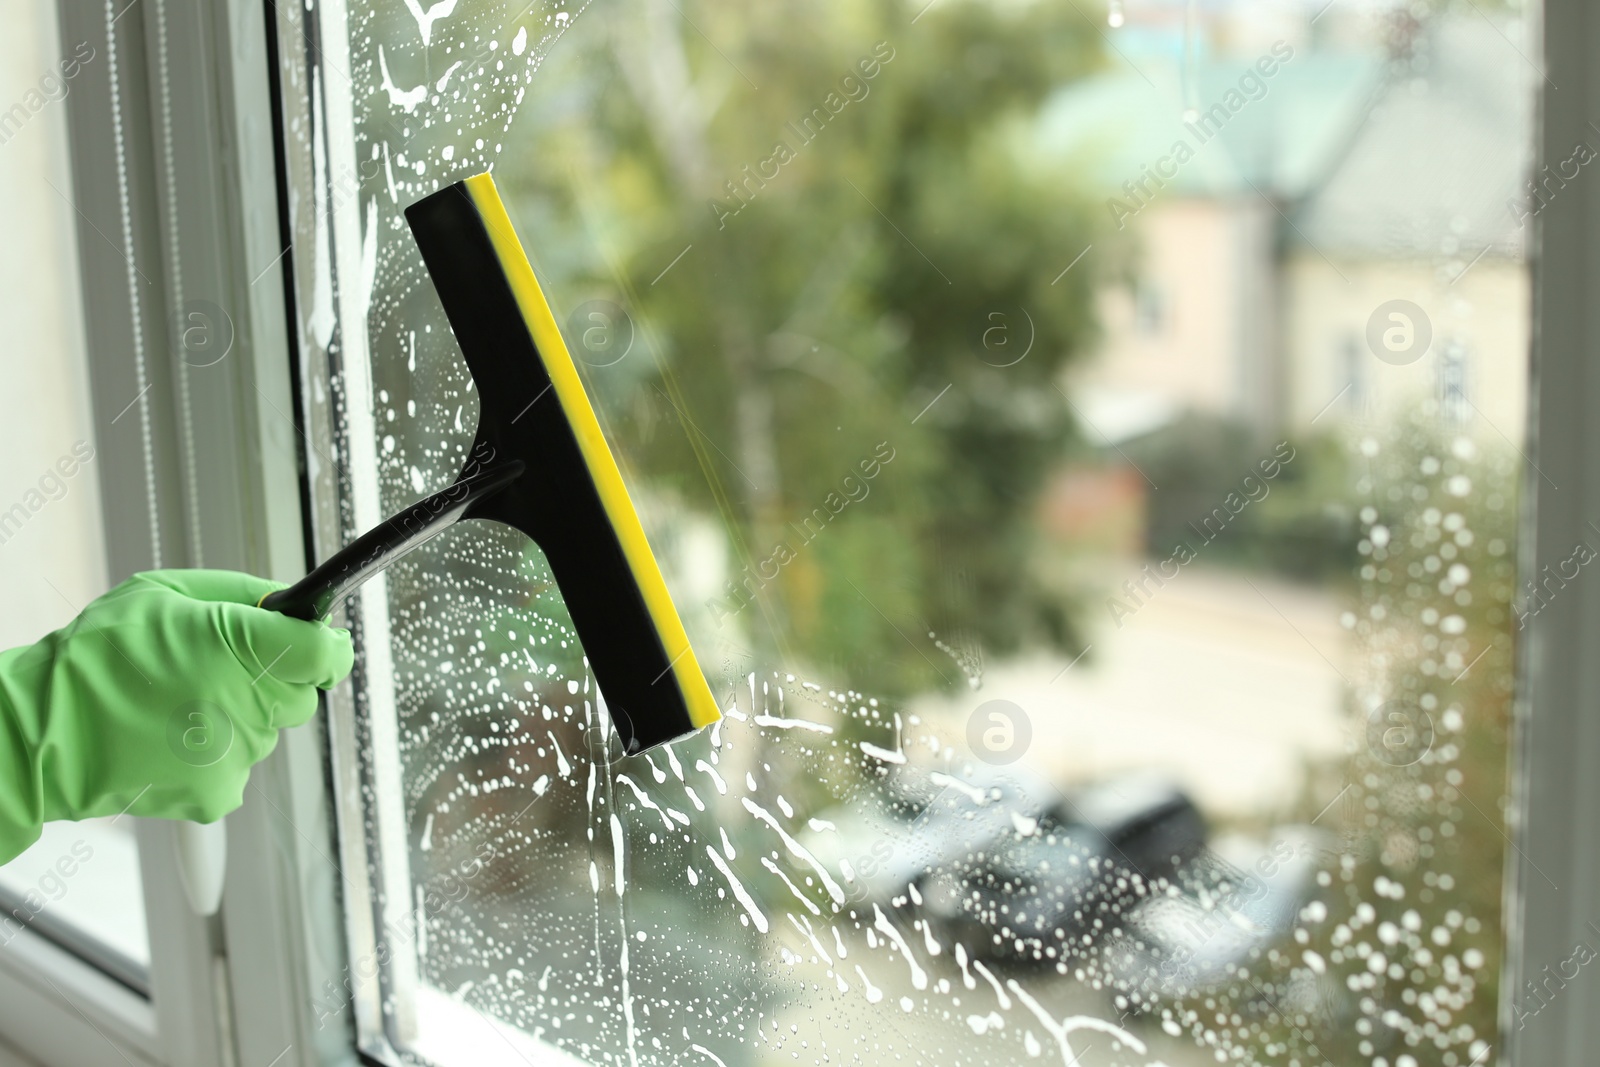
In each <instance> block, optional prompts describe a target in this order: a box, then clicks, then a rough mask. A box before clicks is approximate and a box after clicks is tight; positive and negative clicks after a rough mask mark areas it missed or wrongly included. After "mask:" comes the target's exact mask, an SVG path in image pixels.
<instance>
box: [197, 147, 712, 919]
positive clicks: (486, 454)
mask: <svg viewBox="0 0 1600 1067" xmlns="http://www.w3.org/2000/svg"><path fill="white" fill-rule="evenodd" d="M406 221H407V222H409V223H410V224H411V233H412V236H413V237H415V238H416V242H417V246H418V247H419V248H420V249H421V250H422V260H423V262H424V263H425V264H426V265H427V268H428V275H429V277H430V278H432V280H433V287H434V289H435V290H437V292H438V294H439V300H440V302H441V303H442V304H443V305H444V310H445V315H446V316H447V317H448V318H449V320H450V328H451V330H452V331H453V332H454V333H455V336H456V343H457V344H458V345H459V346H460V348H461V354H462V355H463V356H464V357H466V361H467V369H468V371H470V372H471V374H472V381H473V384H474V385H475V386H476V387H477V392H478V407H479V411H478V432H477V437H476V439H475V440H474V441H473V444H472V448H471V450H470V451H469V452H468V454H467V459H466V462H465V463H464V464H463V466H462V469H461V473H460V474H459V475H457V477H456V480H455V481H454V482H452V483H451V484H450V485H449V486H448V487H447V488H445V489H442V490H440V491H439V492H437V493H434V494H433V495H432V496H430V497H427V498H426V499H424V500H421V501H418V502H417V503H415V504H413V505H411V506H410V507H408V508H406V509H405V510H404V511H401V512H400V513H399V514H397V515H395V516H394V517H393V518H391V519H389V520H388V521H387V522H385V523H383V524H382V525H380V526H378V527H377V528H376V529H373V530H370V531H368V532H367V533H365V534H363V535H361V536H360V537H358V538H356V540H354V541H352V542H351V543H350V544H349V545H347V546H345V547H344V548H343V549H341V550H339V551H338V552H336V553H334V554H333V555H332V556H331V557H329V558H328V559H327V560H326V561H325V562H323V563H322V564H321V565H320V566H318V567H317V568H316V569H315V570H313V571H312V572H311V573H310V574H308V575H307V576H306V577H305V578H303V579H301V580H300V581H299V582H297V583H295V584H294V585H292V586H290V587H289V588H287V589H282V590H279V591H278V592H275V593H269V594H268V595H267V596H265V597H263V598H262V600H261V606H262V607H264V608H270V609H272V610H274V611H281V612H283V613H284V614H287V615H292V616H294V617H296V618H300V619H307V620H325V619H327V618H328V617H329V616H330V615H331V614H332V612H333V609H334V607H335V605H337V604H338V602H339V601H340V600H341V599H343V598H344V597H345V596H346V595H348V594H349V593H351V592H353V591H354V590H355V589H356V588H358V587H359V586H360V585H361V583H362V582H365V581H366V580H367V579H368V578H371V577H372V576H373V575H375V574H377V573H378V572H380V571H382V570H383V569H384V568H385V567H387V566H389V565H390V564H391V563H393V562H394V561H395V560H397V559H399V558H400V557H401V556H404V555H405V554H406V553H407V552H410V551H411V550H412V549H414V548H417V547H418V546H419V545H421V544H423V543H424V542H426V541H427V540H429V539H430V538H432V537H434V536H436V535H438V534H440V533H442V532H444V530H446V529H447V528H449V527H450V526H451V525H453V524H454V523H456V522H459V521H461V520H463V519H479V520H483V521H487V522H498V523H503V524H504V525H506V526H510V527H511V528H513V529H515V530H519V531H521V532H522V533H524V534H526V535H527V536H528V537H530V538H532V540H533V541H534V543H535V544H537V545H538V546H539V547H540V548H541V549H543V551H544V554H545V557H546V559H548V560H549V563H550V570H551V573H552V574H553V575H554V576H555V579H556V584H557V586H558V587H559V588H560V590H561V595H562V598H563V599H564V600H565V602H566V607H567V612H568V614H570V615H571V617H572V624H573V626H574V628H576V630H577V632H578V641H579V642H580V643H581V644H582V646H583V651H584V655H585V656H586V657H587V658H588V661H589V668H590V669H591V670H592V671H593V672H594V678H595V682H596V684H597V685H598V686H599V688H600V694H601V696H602V697H604V700H605V706H606V711H607V713H608V714H609V715H610V718H611V724H612V726H613V727H614V728H615V730H616V732H617V735H618V737H619V738H620V739H621V741H622V747H623V751H625V752H629V753H633V752H638V751H641V750H643V749H648V748H653V747H655V746H657V745H661V744H665V743H666V742H668V741H672V740H674V739H676V738H679V737H682V736H683V735H685V734H688V733H691V732H693V731H694V730H697V729H699V728H700V727H702V726H709V725H710V724H712V723H714V722H716V721H717V720H718V719H719V718H721V713H720V712H719V711H718V710H717V703H716V700H715V699H714V698H713V697H712V695H711V688H710V686H708V685H707V684H706V679H705V675H704V674H703V673H702V672H701V670H700V664H699V662H698V661H697V660H696V659H695V657H694V650H693V649H691V648H690V647H689V637H688V634H687V633H685V631H684V628H683V622H682V620H680V619H679V617H678V611H677V609H676V608H675V607H674V606H673V603H672V597H671V596H670V595H669V594H668V592H667V585H666V582H665V581H663V580H662V577H661V568H660V567H658V566H657V565H656V560H655V556H654V554H652V552H651V551H650V543H649V541H647V540H646V539H645V534H644V527H643V526H642V525H641V524H640V522H639V516H638V513H637V512H636V511H634V508H633V502H632V500H631V499H630V498H629V497H628V490H627V487H626V486H625V485H624V484H623V482H622V474H621V472H620V471H619V470H618V469H617V461H616V459H615V458H614V457H613V456H612V455H611V449H610V448H609V447H608V446H607V445H606V439H605V436H604V435H603V434H602V433H601V432H600V422H599V420H598V419H596V418H595V414H594V408H593V407H592V406H591V405H590V404H589V397H588V394H586V393H585V392H584V389H583V381H582V379H580V378H579V377H578V369H577V367H576V366H575V365H574V364H573V362H572V355H571V354H570V353H569V352H568V351H567V346H566V343H565V342H564V341H563V340H562V338H561V331H560V329H559V328H557V326H556V320H555V316H554V315H552V314H551V312H550V304H549V302H548V301H546V300H545V297H544V292H543V290H541V289H540V288H539V281H538V279H537V278H535V277H534V273H533V267H532V266H531V265H530V264H529V262H528V256H527V254H526V253H525V252H524V251H523V250H522V245H521V243H520V242H519V241H518V240H517V235H516V233H515V232H514V231H513V230H512V228H511V219H510V217H509V216H508V215H507V214H506V209H505V205H504V204H503V203H501V201H500V194H499V192H497V191H496V189H495V186H494V179H492V178H491V177H490V176H489V175H488V174H479V175H476V176H475V177H471V178H468V179H466V180H465V181H460V182H456V183H455V184H454V185H451V186H448V187H446V188H444V189H441V190H439V191H438V192H436V193H434V194H432V195H431V196H427V197H424V198H423V199H422V200H419V201H417V202H416V203H415V204H412V205H411V206H410V207H409V208H407V209H406ZM177 826H178V833H177V852H178V872H179V879H180V881H181V883H182V885H183V887H184V891H185V894H186V895H187V896H188V898H189V902H190V905H191V906H192V908H193V910H194V911H195V912H196V913H197V914H199V915H212V914H215V913H216V910H217V908H218V906H219V904H220V903H221V900H222V880H223V869H224V866H225V861H226V854H227V846H226V840H227V838H226V837H225V833H224V829H223V827H224V824H223V823H222V822H221V821H218V822H215V823H209V824H206V825H201V824H199V823H179V824H177Z"/></svg>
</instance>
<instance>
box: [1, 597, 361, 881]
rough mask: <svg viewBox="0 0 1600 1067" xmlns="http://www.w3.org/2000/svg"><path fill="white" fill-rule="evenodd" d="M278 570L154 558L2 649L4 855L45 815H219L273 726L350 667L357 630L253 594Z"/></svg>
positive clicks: (307, 710) (268, 741) (269, 742)
mask: <svg viewBox="0 0 1600 1067" xmlns="http://www.w3.org/2000/svg"><path fill="white" fill-rule="evenodd" d="M278 588H281V585H280V584H279V583H277V582H269V581H266V580H264V579H261V578H253V577H251V576H250V575H247V574H237V573H234V572H231V571H202V570H189V571H176V570H175V571H150V572H147V573H144V574H136V575H134V576H133V577H132V578H129V579H128V580H127V581H125V582H123V583H122V584H121V585H119V586H117V587H116V588H115V589H112V590H111V591H110V592H108V593H106V594H105V595H104V596H102V597H100V598H99V599H98V600H95V601H94V602H93V603H91V604H90V605H89V606H88V607H87V608H85V609H84V611H83V613H82V614H81V615H79V616H78V618H77V619H75V620H74V621H73V622H72V623H70V624H69V625H67V626H66V627H64V628H62V629H60V630H57V631H56V632H55V633H52V634H50V635H48V636H46V637H45V638H44V639H43V640H41V641H39V642H38V643H37V644H34V645H30V646H28V647H25V648H17V649H12V650H11V651H9V652H4V653H0V863H3V862H5V861H6V860H9V859H11V858H12V857H13V856H15V855H16V854H17V853H19V852H21V851H22V850H23V849H25V848H27V847H28V846H29V845H30V844H32V843H33V842H34V841H35V840H37V839H38V837H39V827H40V824H41V823H43V822H45V821H48V820H52V819H84V818H90V817H93V816H100V815H118V814H120V813H122V812H127V813H129V814H132V815H150V816H155V817H157V818H164V819H192V820H194V821H196V822H213V821H215V820H217V819H220V818H221V817H222V816H223V815H225V814H227V813H228V812H230V811H232V810H233V809H234V808H237V807H238V806H239V805H240V804H241V803H242V802H243V800H244V787H245V782H246V779H247V778H248V777H249V774H250V768H251V766H252V765H254V764H255V763H256V762H258V761H259V760H262V759H264V758H266V756H267V755H268V754H269V753H270V752H271V751H272V750H273V748H274V747H275V746H276V745H277V743H278V731H279V730H280V729H283V728H284V727H288V726H298V725H300V724H301V723H303V722H305V721H306V720H307V719H309V718H311V716H312V715H313V714H314V713H315V712H316V710H317V694H316V689H318V688H320V689H328V688H331V687H332V686H333V685H335V684H337V683H338V682H339V680H340V679H342V678H343V677H344V676H345V675H346V674H348V673H349V672H350V666H351V659H352V650H351V645H350V635H349V633H348V632H346V631H343V630H333V629H329V628H328V627H327V626H326V625H324V624H322V623H313V622H303V621H301V620H299V619H292V618H289V617H288V616H286V615H280V614H278V613H277V612H274V611H266V610H264V609H261V608H258V607H256V606H255V605H256V604H257V602H259V601H260V600H261V598H262V597H263V596H265V595H266V594H267V593H269V592H271V591H273V590H274V589H278Z"/></svg>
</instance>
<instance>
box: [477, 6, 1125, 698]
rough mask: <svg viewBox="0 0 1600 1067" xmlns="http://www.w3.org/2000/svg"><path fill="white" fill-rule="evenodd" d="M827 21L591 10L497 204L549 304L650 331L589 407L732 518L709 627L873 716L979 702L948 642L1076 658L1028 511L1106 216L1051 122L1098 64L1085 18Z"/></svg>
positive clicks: (979, 15)
mask: <svg viewBox="0 0 1600 1067" xmlns="http://www.w3.org/2000/svg"><path fill="white" fill-rule="evenodd" d="M828 7H829V13H828V15H827V17H823V16H822V15H821V14H820V13H819V11H818V8H817V5H816V4H815V3H804V4H802V3H799V2H797V0H784V2H778V3H772V4H764V5H755V6H750V5H734V4H729V3H726V2H719V0H689V2H684V3H682V4H675V3H671V2H668V0H634V2H633V3H632V4H631V5H625V10H622V11H620V12H618V13H617V14H616V18H615V21H614V23H613V24H612V25H611V26H610V27H609V31H607V30H606V27H605V26H604V24H603V21H602V16H600V15H599V13H598V12H595V11H591V12H589V13H587V14H586V15H585V17H584V19H583V20H579V25H577V26H575V27H574V29H573V30H572V31H571V32H570V33H569V37H568V38H567V39H564V41H563V45H562V49H557V50H556V51H555V52H554V53H553V55H552V57H551V58H550V60H549V61H547V67H546V69H545V70H544V71H543V72H542V74H541V79H542V81H541V92H542V93H543V96H542V100H543V101H544V103H543V105H542V107H541V109H540V111H541V113H540V114H538V115H531V116H527V120H526V122H524V121H523V120H520V119H519V130H518V136H517V137H516V138H515V139H513V140H512V142H511V143H510V144H508V146H507V149H506V154H505V156H504V157H503V158H502V161H501V164H500V166H499V167H497V170H496V174H497V178H498V180H499V181H500V183H501V184H502V186H503V187H504V188H506V189H507V190H508V192H509V193H510V195H511V196H512V197H513V198H514V199H515V202H516V208H517V211H518V213H519V215H520V216H521V217H522V218H524V219H528V220H537V221H538V224H539V226H540V227H541V228H540V232H541V234H544V235H551V236H549V237H542V238H541V241H540V242H539V245H540V249H542V251H541V252H540V253H539V254H540V255H541V256H542V258H541V260H540V262H539V264H538V266H539V267H540V269H541V270H542V271H544V272H545V273H546V274H547V275H558V276H560V277H561V278H562V279H564V281H563V282H558V288H559V287H561V286H562V285H565V291H568V292H578V291H589V292H593V293H595V294H597V295H598V294H607V293H610V294H614V295H615V298H616V300H617V302H618V303H620V304H622V305H623V306H624V307H625V308H626V309H627V311H628V313H629V316H630V318H631V319H632V322H631V323H630V324H629V328H633V329H636V330H637V332H638V337H637V343H636V347H637V348H638V349H639V354H637V355H635V356H634V358H633V359H631V360H623V361H622V362H620V363H617V364H615V365H614V366H606V367H602V366H598V365H593V366H591V367H589V368H588V371H587V372H588V375H589V380H590V384H591V387H592V388H593V389H594V390H595V391H596V392H597V393H598V394H600V396H601V397H602V398H603V401H602V403H603V406H604V407H605V408H606V409H607V410H608V411H610V412H611V413H612V414H613V423H612V425H610V426H609V427H608V431H609V432H611V433H612V434H613V436H614V438H615V439H618V440H619V441H620V442H621V443H622V452H623V453H624V455H625V456H627V457H629V461H630V462H632V463H633V464H635V465H636V466H639V467H641V468H643V469H642V470H641V472H640V473H641V474H642V475H645V476H646V477H647V478H648V479H649V480H650V481H651V482H652V483H653V484H655V485H660V486H662V487H664V488H665V489H666V490H669V491H671V492H673V493H675V494H676V495H677V497H678V498H679V499H682V500H684V501H686V502H687V503H688V504H689V505H690V506H691V507H693V508H694V509H696V510H699V511H703V512H709V513H715V514H717V515H718V516H719V517H720V520H721V522H722V524H723V525H724V527H725V529H726V531H727V536H728V539H729V542H730V543H731V545H732V547H733V553H732V555H733V565H732V571H733V574H732V579H733V580H732V581H731V582H730V583H729V584H728V585H727V586H726V587H725V588H724V589H722V590H721V591H720V593H719V595H718V596H717V597H716V598H714V599H713V601H712V602H711V603H710V604H709V605H707V609H708V611H709V614H710V616H711V618H712V620H713V622H714V624H715V625H719V626H733V627H736V630H735V631H734V632H742V633H744V634H748V635H750V639H751V640H753V641H755V642H757V643H758V644H760V645H762V646H764V647H766V648H768V649H771V650H775V651H779V652H781V653H782V654H783V656H784V659H785V660H786V661H787V662H793V663H800V664H809V665H812V666H813V667H817V668H826V669H828V670H830V671H832V672H836V673H837V674H838V675H840V676H841V680H845V681H848V682H850V683H851V684H855V685H859V686H861V687H863V688H869V689H871V690H872V691H875V692H879V693H888V692H901V693H904V692H908V691H912V690H914V689H916V688H920V687H924V686H926V685H928V684H930V683H937V682H939V681H940V679H941V678H942V679H943V680H944V681H945V682H946V683H955V682H958V681H960V680H961V670H960V669H958V667H957V665H956V664H955V663H954V662H952V661H951V660H950V659H948V658H947V657H945V656H944V655H943V654H942V653H940V652H939V651H937V649H936V647H935V646H934V644H933V642H932V641H930V640H929V639H928V635H929V633H930V632H931V633H937V634H938V635H939V636H940V637H941V639H945V640H951V639H952V635H956V636H955V640H958V641H960V642H962V643H964V644H967V645H971V644H977V645H979V646H981V647H982V648H983V649H984V650H985V651H986V652H989V653H1001V652H1005V651H1009V650H1012V649H1015V648H1016V647H1018V646H1019V645H1020V644H1022V643H1024V642H1028V641H1043V642H1047V643H1049V644H1051V645H1053V646H1055V647H1059V648H1061V649H1063V650H1065V651H1068V652H1072V653H1075V652H1076V651H1077V649H1078V648H1079V647H1081V646H1080V645H1079V642H1078V638H1077V637H1076V635H1075V633H1074V630H1073V626H1072V622H1071V619H1070V617H1069V613H1068V611H1067V610H1066V608H1065V607H1064V604H1065V603H1066V600H1065V598H1064V597H1063V595H1062V591H1061V590H1059V589H1050V588H1046V587H1044V586H1043V585H1042V584H1041V583H1040V582H1039V581H1037V580H1036V579H1035V577H1034V576H1033V572H1032V570H1031V563H1032V561H1033V559H1034V556H1035V553H1036V551H1037V550H1036V546H1035V543H1034V533H1033V526H1034V523H1033V518H1034V514H1033V513H1034V509H1035V506H1036V498H1037V496H1038V491H1039V489H1040V486H1041V482H1042V480H1043V477H1044V475H1045V473H1046V472H1047V470H1048V469H1049V468H1050V467H1051V466H1052V465H1054V464H1055V463H1057V462H1058V461H1059V459H1060V457H1061V456H1062V454H1063V451H1064V449H1065V448H1066V447H1068V445H1069V444H1070V442H1071V441H1072V439H1073V434H1072V426H1071V422H1070V419H1069V414H1068V410H1067V407H1066V404H1065V402H1064V400H1063V398H1062V396H1061V395H1060V394H1059V393H1058V391H1057V390H1056V389H1055V388H1054V383H1055V382H1056V381H1057V380H1058V377H1059V372H1060V370H1061V368H1062V367H1063V365H1064V364H1065V363H1066V362H1067V361H1068V360H1070V359H1071V358H1073V357H1074V356H1075V355H1077V354H1079V353H1081V352H1082V351H1083V350H1084V348H1085V346H1086V342H1087V341H1088V340H1089V338H1090V335H1091V332H1092V316H1091V312H1090V293H1091V284H1090V283H1091V280H1092V272H1091V270H1089V269H1085V267H1086V266H1088V265H1085V266H1080V267H1079V269H1077V270H1075V271H1072V272H1071V273H1068V274H1066V275H1065V276H1061V271H1062V268H1063V267H1064V266H1066V265H1067V264H1068V263H1069V262H1071V261H1072V260H1073V258H1074V257H1075V256H1077V255H1078V253H1079V252H1081V251H1082V250H1083V249H1084V247H1085V246H1086V245H1087V244H1089V243H1090V242H1091V241H1092V240H1093V239H1094V234H1093V233H1092V232H1091V226H1092V225H1094V224H1098V216H1097V215H1095V213H1094V212H1093V211H1092V209H1091V208H1089V207H1087V206H1086V205H1085V203H1084V202H1083V201H1082V200H1080V199H1079V198H1078V197H1077V195H1076V194H1075V192H1074V190H1072V189H1071V188H1069V187H1066V186H1065V185H1064V184H1063V182H1062V180H1061V176H1060V175H1059V174H1058V173H1056V174H1051V173H1044V172H1042V171H1040V170H1036V169H1035V168H1034V167H1033V165H1032V162H1031V148H1030V138H1031V137H1032V136H1033V134H1032V131H1031V127H1030V120H1031V118H1032V116H1033V115H1034V113H1035V111H1036V110H1037V108H1038V106H1039V105H1040V103H1041V102H1042V101H1043V100H1044V99H1045V97H1046V95H1047V94H1048V93H1049V92H1050V91H1051V89H1052V88H1053V87H1055V86H1058V85H1060V84H1063V83H1065V82H1068V81H1070V80H1072V79H1075V78H1080V77H1082V76H1083V75H1084V74H1086V73H1088V72H1090V71H1092V70H1093V69H1095V68H1096V67H1097V66H1098V64H1099V63H1100V62H1101V60H1100V52H1099V41H1098V38H1097V37H1096V35H1095V33H1094V32H1093V29H1092V27H1091V25H1090V24H1088V23H1087V22H1086V21H1085V20H1084V19H1083V18H1082V17H1080V16H1079V15H1078V14H1076V13H1075V12H1074V11H1073V10H1072V9H1071V8H1070V6H1067V7H1061V8H1058V7H1055V6H1046V5H1027V4H1024V5H992V4H981V3H974V2H962V0H950V2H947V3H943V4H940V5H938V6H937V7H933V8H931V9H929V10H926V11H924V12H923V13H922V15H921V16H920V17H918V13H917V11H916V10H914V7H913V6H907V5H905V4H903V3H901V2H899V0H870V2H866V3H862V2H859V0H855V2H850V3H846V2H843V0H840V2H838V3H834V4H832V5H828ZM913 19H915V24H914V25H913ZM585 20H589V21H588V22H587V24H585ZM605 32H609V36H610V39H609V42H607V41H606V39H605V36H604V33H605ZM569 46H570V50H568V49H569ZM525 127H527V128H526V129H525ZM574 218H580V219H582V220H583V223H584V227H585V230H584V232H582V233H578V232H574V231H573V230H572V225H571V222H570V220H571V219H574ZM1091 219H1094V220H1095V222H1094V223H1092V222H1091ZM563 220H567V221H566V222H565V224H563ZM547 222H548V223H549V224H550V225H549V227H548V228H545V223H547ZM563 225H565V233H564V236H565V237H566V238H567V240H561V239H560V238H561V237H562V236H563ZM569 342H574V343H575V350H576V348H577V343H576V341H575V339H574V338H573V337H572V336H571V335H570V324H569ZM652 357H653V362H652ZM580 358H581V353H580ZM597 362H598V361H597ZM617 413H624V414H625V418H621V419H618V418H616V417H615V416H616V414H617ZM907 642H909V643H911V644H912V645H914V646H915V651H916V652H917V653H919V654H916V655H913V654H912V650H910V649H908V648H907V647H906V646H907Z"/></svg>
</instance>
